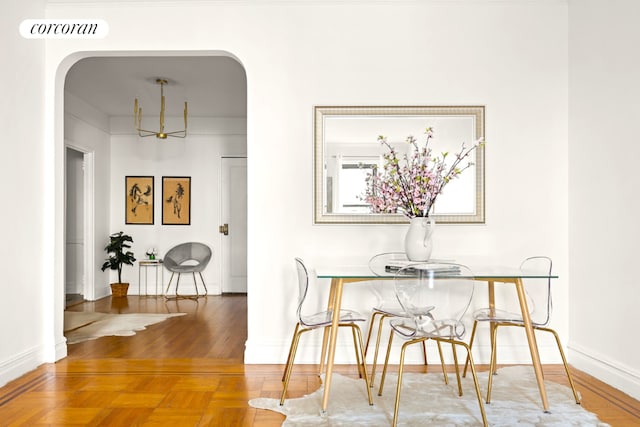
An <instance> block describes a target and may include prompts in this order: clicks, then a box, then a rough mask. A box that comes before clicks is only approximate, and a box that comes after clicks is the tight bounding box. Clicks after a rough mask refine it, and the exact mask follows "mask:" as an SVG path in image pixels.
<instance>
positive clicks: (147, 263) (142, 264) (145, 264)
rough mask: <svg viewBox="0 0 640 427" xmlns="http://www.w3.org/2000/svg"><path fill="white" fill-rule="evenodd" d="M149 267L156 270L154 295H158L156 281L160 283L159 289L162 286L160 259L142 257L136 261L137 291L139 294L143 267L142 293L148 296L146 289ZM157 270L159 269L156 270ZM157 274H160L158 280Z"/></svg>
mask: <svg viewBox="0 0 640 427" xmlns="http://www.w3.org/2000/svg"><path fill="white" fill-rule="evenodd" d="M149 267H153V268H155V270H156V293H155V294H154V295H160V294H158V283H160V290H162V286H164V268H162V267H163V266H162V260H161V259H143V260H140V261H139V262H138V293H139V294H140V293H141V292H140V291H141V290H142V268H144V295H145V296H149V292H148V290H147V284H148V283H147V282H148V280H147V279H148V275H149V272H148V271H149ZM158 270H160V271H159V272H158ZM158 274H160V276H161V280H160V282H158Z"/></svg>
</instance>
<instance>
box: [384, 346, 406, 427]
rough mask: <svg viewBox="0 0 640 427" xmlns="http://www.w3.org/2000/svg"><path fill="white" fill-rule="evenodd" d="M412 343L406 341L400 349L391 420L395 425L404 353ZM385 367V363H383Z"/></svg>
mask: <svg viewBox="0 0 640 427" xmlns="http://www.w3.org/2000/svg"><path fill="white" fill-rule="evenodd" d="M411 343H412V341H407V342H406V343H404V344H403V345H402V350H400V366H399V367H398V384H397V386H396V401H395V404H394V406H393V422H392V423H391V425H392V426H393V427H396V426H397V425H398V410H399V409H400V391H401V390H402V371H403V370H404V355H405V353H406V351H407V347H408V346H409V345H410V344H411ZM385 368H386V364H385Z"/></svg>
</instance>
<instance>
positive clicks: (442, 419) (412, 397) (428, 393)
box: [249, 366, 608, 427]
mask: <svg viewBox="0 0 640 427" xmlns="http://www.w3.org/2000/svg"><path fill="white" fill-rule="evenodd" d="M294 375H295V372H294ZM377 377H378V378H379V375H378V376H377ZM478 380H479V381H480V390H481V391H482V393H483V396H485V395H486V384H487V372H481V373H479V374H478ZM396 384H397V376H396V374H395V373H394V374H393V375H391V374H388V375H387V379H386V380H385V388H384V391H383V396H381V397H379V396H378V388H377V385H376V386H375V387H374V388H373V389H372V391H373V397H374V405H373V406H369V403H368V401H367V397H366V391H365V389H364V385H363V380H357V379H351V378H347V377H345V376H342V375H339V374H334V375H333V381H332V385H331V395H330V397H329V399H330V400H329V408H328V415H327V416H326V417H321V416H320V415H319V412H320V406H321V402H322V393H323V390H324V388H323V387H320V389H319V390H317V391H315V392H314V393H312V394H309V395H307V396H305V397H302V398H298V399H287V400H286V401H285V404H284V405H283V406H280V405H279V400H278V399H269V398H257V399H252V400H250V401H249V405H251V406H252V407H254V408H259V409H269V410H272V411H276V412H280V413H282V414H284V415H286V416H287V419H286V420H285V422H284V423H283V424H282V425H283V426H345V427H353V426H363V427H364V426H367V427H369V426H389V425H391V421H392V420H393V405H394V400H395V392H396ZM545 385H546V390H547V395H548V397H549V405H550V413H544V412H543V410H542V403H541V401H540V395H539V392H538V389H537V386H536V381H535V375H534V373H533V368H532V367H530V366H514V367H507V368H502V369H500V370H499V371H498V375H497V376H496V377H495V378H494V381H493V390H492V393H491V404H489V405H485V410H486V412H487V420H488V422H489V425H491V426H496V427H498V426H499V427H511V426H516V425H517V426H523V427H525V426H527V427H528V426H531V427H533V426H535V427H538V426H553V427H566V426H598V427H605V426H608V424H605V423H602V422H600V421H599V420H598V418H597V417H596V415H595V414H592V413H591V412H588V411H587V410H585V409H583V408H582V406H580V405H577V404H576V403H575V400H574V399H573V394H572V392H571V389H570V388H568V387H564V386H562V385H559V384H556V383H553V382H550V381H547V382H546V383H545ZM457 389H458V388H457V383H456V380H455V374H453V373H452V374H450V375H449V385H445V384H444V380H443V378H442V374H439V375H438V374H436V373H431V374H417V373H405V375H404V376H403V382H402V394H401V397H400V415H399V418H398V425H400V426H426V425H429V426H479V425H482V418H481V416H480V408H479V406H478V400H477V398H476V394H475V392H474V388H473V379H472V378H471V376H470V375H469V376H468V378H463V392H464V395H463V396H462V397H459V396H458V393H457Z"/></svg>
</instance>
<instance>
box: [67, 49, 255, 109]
mask: <svg viewBox="0 0 640 427" xmlns="http://www.w3.org/2000/svg"><path fill="white" fill-rule="evenodd" d="M158 77H162V78H164V79H167V80H168V81H169V83H168V84H167V85H165V87H164V95H165V104H166V105H165V108H166V115H167V116H182V112H183V109H184V102H185V101H187V102H188V104H189V117H246V115H247V80H246V75H245V72H244V68H243V67H242V65H240V64H239V63H238V62H237V61H235V60H234V59H232V58H229V57H226V56H197V57H191V56H177V57H149V56H144V57H95V58H85V59H82V60H80V61H78V62H77V63H76V64H74V66H73V67H72V68H71V69H70V70H69V72H68V74H67V77H66V83H65V91H66V92H69V93H71V94H72V95H74V96H76V97H78V98H80V99H82V100H83V101H85V102H87V103H88V104H90V105H92V106H94V107H95V108H97V109H98V110H100V111H102V112H103V113H105V114H106V115H107V116H127V115H133V102H134V98H138V100H139V103H140V106H141V107H142V108H143V115H144V116H149V115H158V114H159V113H160V85H158V84H157V83H156V78H158Z"/></svg>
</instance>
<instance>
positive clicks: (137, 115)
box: [133, 78, 188, 139]
mask: <svg viewBox="0 0 640 427" xmlns="http://www.w3.org/2000/svg"><path fill="white" fill-rule="evenodd" d="M156 83H158V84H159V85H160V131H159V132H155V131H151V130H146V129H142V107H141V106H140V104H139V102H138V98H135V100H134V104H133V120H134V127H135V128H136V131H137V132H138V136H140V137H142V138H145V137H147V136H155V137H156V138H158V139H166V138H167V137H168V136H171V137H174V138H186V137H187V115H188V109H187V102H185V103H184V130H178V131H173V132H165V131H164V126H165V112H166V109H165V96H164V85H165V84H167V80H166V79H161V78H157V79H156Z"/></svg>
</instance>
